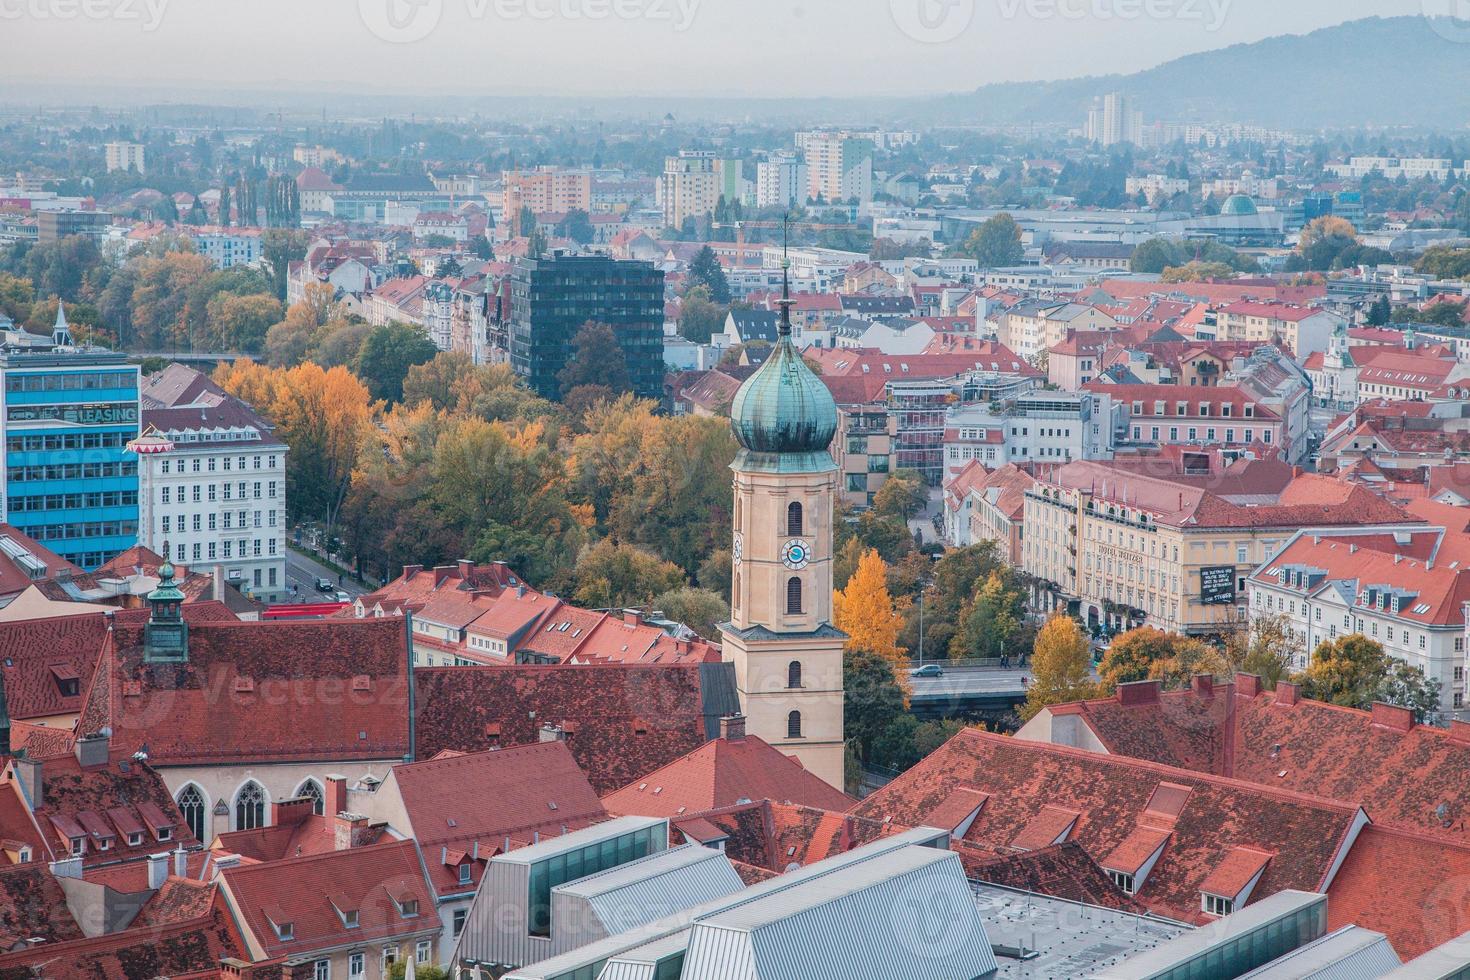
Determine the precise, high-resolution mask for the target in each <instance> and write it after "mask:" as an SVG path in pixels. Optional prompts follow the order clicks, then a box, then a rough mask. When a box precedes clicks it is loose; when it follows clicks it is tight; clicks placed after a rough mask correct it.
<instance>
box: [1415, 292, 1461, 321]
mask: <svg viewBox="0 0 1470 980" xmlns="http://www.w3.org/2000/svg"><path fill="white" fill-rule="evenodd" d="M1467 310H1470V306H1467V304H1465V303H1456V302H1454V301H1452V300H1448V299H1443V300H1440V301H1439V302H1438V303H1430V304H1429V305H1428V306H1426V307H1424V308H1423V309H1421V310H1420V311H1419V315H1418V317H1416V319H1417V320H1418V321H1419V322H1420V323H1430V324H1433V325H1435V326H1438V327H1463V326H1465V313H1466V311H1467Z"/></svg>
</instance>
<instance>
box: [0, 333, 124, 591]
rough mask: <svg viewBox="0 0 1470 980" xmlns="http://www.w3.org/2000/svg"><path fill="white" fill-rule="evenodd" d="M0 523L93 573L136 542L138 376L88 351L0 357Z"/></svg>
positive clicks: (116, 358)
mask: <svg viewBox="0 0 1470 980" xmlns="http://www.w3.org/2000/svg"><path fill="white" fill-rule="evenodd" d="M0 376H3V378H4V384H3V385H0V429H3V436H4V442H5V484H4V498H3V500H0V515H3V518H4V520H5V521H6V522H7V523H9V524H11V525H13V526H14V527H16V528H18V529H19V530H21V531H22V532H24V533H25V534H27V535H29V536H30V537H32V538H34V539H35V540H36V541H39V542H40V543H41V544H44V545H45V546H46V547H47V548H49V549H51V550H52V551H53V552H55V553H56V554H57V555H59V556H61V557H62V558H65V559H67V560H68V561H71V562H72V563H73V564H76V565H79V566H81V567H82V568H84V569H86V570H88V571H91V570H92V569H95V568H96V567H97V566H99V565H102V564H104V563H106V562H107V561H109V560H111V559H112V558H114V557H116V556H117V555H118V554H119V553H120V552H122V551H124V550H126V549H128V548H131V547H132V546H133V545H134V544H136V543H137V536H138V460H137V457H136V456H135V455H134V454H133V453H131V452H129V451H128V448H127V447H128V443H129V442H131V441H132V440H134V439H136V438H137V437H138V414H139V411H138V382H139V375H138V367H137V365H134V364H129V363H128V362H127V360H126V358H125V357H124V356H123V355H121V354H115V353H113V352H111V351H105V350H101V349H93V348H75V347H69V346H66V347H57V348H55V349H53V350H45V349H42V350H4V351H0Z"/></svg>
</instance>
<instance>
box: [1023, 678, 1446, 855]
mask: <svg viewBox="0 0 1470 980" xmlns="http://www.w3.org/2000/svg"><path fill="white" fill-rule="evenodd" d="M1258 684H1259V682H1258V681H1257V680H1256V679H1255V678H1253V677H1250V676H1248V675H1241V678H1240V680H1239V681H1238V682H1237V683H1234V684H1221V683H1216V684H1214V685H1212V688H1211V691H1210V693H1209V694H1208V696H1206V695H1204V694H1203V693H1199V692H1196V691H1194V690H1186V691H1175V692H1165V693H1163V694H1162V695H1159V696H1158V697H1157V698H1156V699H1155V698H1153V697H1148V696H1144V697H1139V696H1130V699H1129V700H1130V701H1131V702H1132V703H1129V704H1124V703H1123V701H1122V699H1121V698H1118V697H1113V698H1105V699H1102V700H1098V701H1086V702H1082V703H1080V704H1074V705H1058V706H1055V707H1053V708H1052V709H1050V711H1051V712H1052V715H1053V718H1054V719H1055V718H1056V717H1060V716H1066V715H1077V716H1079V717H1080V719H1081V720H1082V722H1083V723H1085V724H1086V725H1087V727H1088V728H1089V729H1091V730H1092V731H1093V732H1094V733H1095V734H1096V735H1097V737H1098V739H1099V741H1101V743H1102V744H1103V746H1104V747H1105V748H1106V749H1107V750H1108V751H1109V752H1110V753H1113V754H1114V756H1124V757H1132V758H1136V759H1142V760H1147V761H1149V762H1153V763H1162V764H1166V765H1174V766H1179V767H1181V768H1185V769H1191V770H1194V771H1196V772H1202V773H1210V774H1214V775H1216V776H1224V777H1231V778H1234V779H1238V780H1247V781H1249V782H1252V783H1255V784H1258V785H1261V786H1265V787H1270V788H1271V789H1273V790H1285V791H1289V792H1296V793H1306V794H1313V795H1315V796H1318V797H1328V798H1332V799H1336V800H1341V801H1344V802H1345V803H1348V804H1352V805H1361V806H1362V807H1363V809H1364V810H1366V811H1367V813H1368V816H1369V817H1370V818H1371V819H1372V820H1373V822H1374V823H1375V824H1378V825H1380V826H1387V827H1395V828H1399V829H1403V830H1408V831H1412V832H1415V833H1419V834H1424V835H1427V836H1430V837H1436V838H1440V839H1445V840H1451V841H1457V842H1462V843H1466V844H1470V787H1467V786H1466V784H1465V781H1464V779H1463V778H1462V777H1463V774H1464V773H1465V772H1466V771H1470V726H1467V725H1462V724H1461V723H1455V724H1454V725H1453V726H1452V727H1451V728H1449V729H1442V728H1435V727H1431V726H1425V725H1412V724H1410V725H1403V724H1401V720H1400V719H1399V718H1398V716H1397V714H1396V713H1395V714H1394V715H1393V717H1390V716H1389V714H1388V713H1386V712H1381V713H1379V714H1377V715H1375V713H1374V712H1371V711H1358V710H1356V709H1353V708H1341V707H1338V706H1336V705H1329V704H1323V703H1322V702H1319V701H1311V700H1307V699H1302V698H1298V697H1296V696H1295V691H1294V689H1293V690H1291V694H1290V697H1289V698H1283V697H1282V696H1281V694H1280V692H1281V691H1282V690H1285V688H1278V691H1277V692H1262V693H1259V694H1256V693H1253V692H1254V690H1255V688H1256V687H1257V686H1258Z"/></svg>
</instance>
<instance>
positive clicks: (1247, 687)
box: [1235, 670, 1261, 698]
mask: <svg viewBox="0 0 1470 980" xmlns="http://www.w3.org/2000/svg"><path fill="white" fill-rule="evenodd" d="M1235 693H1236V694H1244V695H1245V696H1246V697H1248V698H1253V697H1255V696H1256V695H1258V694H1260V693H1261V675H1260V674H1247V673H1246V672H1245V671H1243V670H1242V671H1237V672H1236V674H1235Z"/></svg>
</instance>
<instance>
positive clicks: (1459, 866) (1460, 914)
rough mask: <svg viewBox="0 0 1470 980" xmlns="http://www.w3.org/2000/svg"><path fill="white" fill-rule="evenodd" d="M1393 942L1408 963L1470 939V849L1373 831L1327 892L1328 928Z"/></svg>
mask: <svg viewBox="0 0 1470 980" xmlns="http://www.w3.org/2000/svg"><path fill="white" fill-rule="evenodd" d="M1346 925H1358V926H1361V927H1363V928H1364V929H1372V930H1375V931H1377V932H1381V933H1383V934H1384V935H1386V936H1387V937H1388V939H1389V941H1390V942H1391V943H1393V948H1394V950H1395V951H1397V952H1398V954H1399V955H1400V956H1401V957H1403V958H1404V959H1405V960H1408V959H1412V958H1413V957H1416V956H1419V955H1421V954H1423V953H1426V952H1428V951H1429V950H1431V949H1433V948H1434V947H1436V946H1439V945H1441V944H1443V943H1447V942H1449V941H1450V940H1452V939H1454V938H1455V937H1457V936H1459V935H1461V934H1462V933H1464V932H1467V931H1470V847H1467V846H1466V845H1464V844H1455V843H1450V842H1448V841H1440V840H1434V839H1433V838H1430V837H1426V836H1423V835H1420V834H1415V833H1413V832H1411V831H1405V830H1398V829H1394V828H1389V827H1382V826H1377V825H1374V826H1369V827H1365V828H1364V829H1363V832H1362V833H1361V834H1359V835H1358V840H1357V842H1356V843H1355V844H1354V845H1353V848H1352V850H1351V851H1349V852H1348V856H1347V860H1346V861H1344V862H1343V864H1342V870H1341V871H1339V872H1338V874H1337V877H1336V878H1335V879H1333V882H1332V885H1331V887H1329V888H1328V889H1327V927H1328V928H1329V929H1338V928H1341V927H1342V926H1346Z"/></svg>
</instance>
